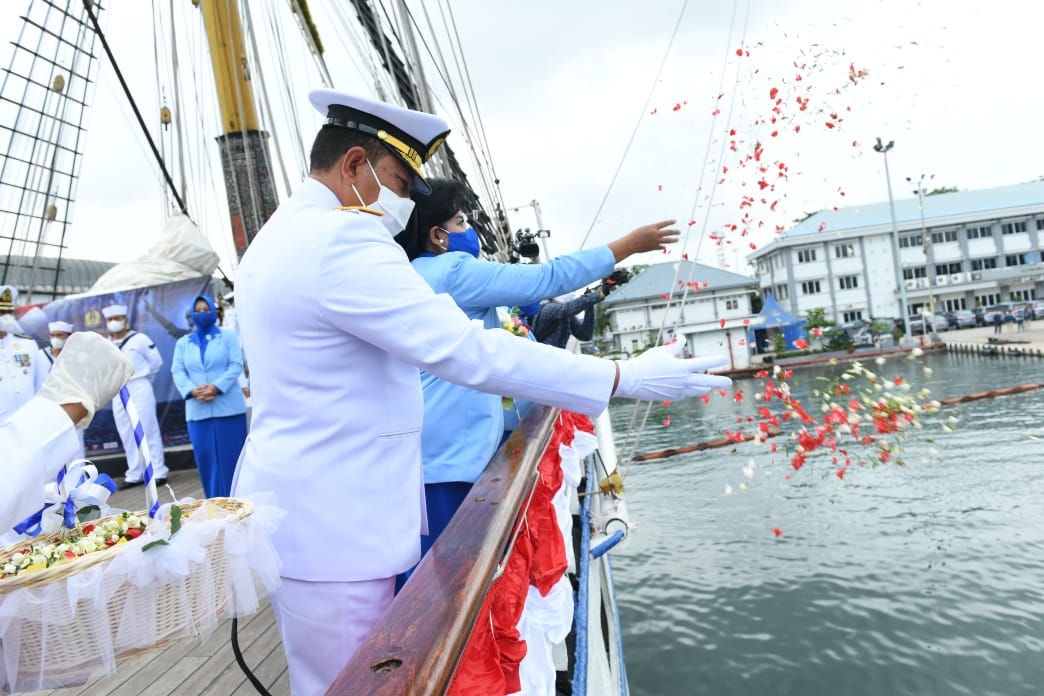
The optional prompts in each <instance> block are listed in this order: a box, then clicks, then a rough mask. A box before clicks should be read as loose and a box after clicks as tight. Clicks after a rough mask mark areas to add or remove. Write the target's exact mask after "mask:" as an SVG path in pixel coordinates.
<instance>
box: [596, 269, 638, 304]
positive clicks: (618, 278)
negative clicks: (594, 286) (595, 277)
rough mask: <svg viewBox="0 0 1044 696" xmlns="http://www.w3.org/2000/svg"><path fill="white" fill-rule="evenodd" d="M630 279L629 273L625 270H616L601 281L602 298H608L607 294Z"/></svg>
mask: <svg viewBox="0 0 1044 696" xmlns="http://www.w3.org/2000/svg"><path fill="white" fill-rule="evenodd" d="M630 279H631V272H630V271H628V270H627V269H626V268H618V269H617V270H615V271H613V272H612V273H611V274H609V277H608V278H606V279H605V280H603V281H602V288H601V289H602V296H603V297H608V296H609V293H610V292H612V291H613V290H615V289H616V288H618V287H620V286H621V285H623V284H625V283H626V282H627V281H629V280H630Z"/></svg>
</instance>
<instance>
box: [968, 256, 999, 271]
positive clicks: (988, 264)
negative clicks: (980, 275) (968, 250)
mask: <svg viewBox="0 0 1044 696" xmlns="http://www.w3.org/2000/svg"><path fill="white" fill-rule="evenodd" d="M996 267H997V259H996V258H994V257H992V256H991V257H990V258H988V259H972V261H971V269H972V270H973V271H988V270H990V269H991V268H996Z"/></svg>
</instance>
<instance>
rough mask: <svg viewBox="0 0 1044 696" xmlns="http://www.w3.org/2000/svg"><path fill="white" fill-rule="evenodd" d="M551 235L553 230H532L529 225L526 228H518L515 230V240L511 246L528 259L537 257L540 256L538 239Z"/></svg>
mask: <svg viewBox="0 0 1044 696" xmlns="http://www.w3.org/2000/svg"><path fill="white" fill-rule="evenodd" d="M550 236H551V230H537V231H536V232H530V231H529V228H528V227H527V228H526V229H524V230H518V231H517V232H515V241H514V242H513V243H512V245H511V246H512V248H514V250H515V253H517V254H518V255H519V256H525V257H526V258H527V259H535V258H536V257H538V256H540V245H539V244H537V242H536V240H538V239H547V238H548V237H550Z"/></svg>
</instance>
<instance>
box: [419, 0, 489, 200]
mask: <svg viewBox="0 0 1044 696" xmlns="http://www.w3.org/2000/svg"><path fill="white" fill-rule="evenodd" d="M421 7H422V9H423V10H424V19H425V21H426V22H427V25H428V31H429V32H430V33H431V37H432V38H431V40H430V41H422V42H421V43H423V44H424V48H425V49H426V50H427V52H428V56H429V57H430V58H431V59H432V62H433V63H434V64H435V70H436V72H437V73H438V74H439V77H441V78H442V82H443V84H444V85H445V86H446V89H447V90H448V91H449V95H450V99H451V100H452V102H453V106H454V109H455V110H456V112H457V116H458V118H459V119H460V122H461V126H462V128H463V131H464V132H463V136H464V140H465V142H466V143H467V145H468V149H469V150H471V153H472V156H473V157H474V158H475V163H476V164H477V165H478V176H479V179H480V181H481V183H482V188H483V191H484V193H485V195H486V198H487V199H488V200H490V201H491V202H495V203H498V204H499V207H500V209H501V210H504V201H503V200H502V199H501V196H500V190H499V188H497V186H496V183H495V182H496V179H497V176H496V169H495V167H494V166H493V162H492V160H491V157H490V154H489V148H488V145H487V146H486V147H483V146H482V143H484V142H485V141H486V138H485V134H484V133H481V140H482V143H479V144H478V145H477V146H476V144H475V142H474V141H475V138H474V136H473V135H472V133H471V127H470V126H469V122H468V119H466V118H465V117H464V111H463V109H462V108H461V106H460V102H459V100H458V98H457V91H456V89H455V88H454V86H453V81H452V80H451V79H450V72H449V68H448V66H447V65H446V58H445V56H443V54H442V49H441V42H439V41H438V40H437V39H436V33H435V26H434V24H433V23H432V20H431V15H429V14H428V8H427V6H426V5H422V6H421ZM407 14H408V15H409V18H410V22H411V23H412V24H413V27H414V29H416V30H417V33H419V34H421V35H422V36H423V32H422V31H421V29H420V26H419V25H418V24H417V20H416V18H415V17H414V16H413V14H412V13H411V12H410V11H409V9H407ZM442 19H443V25H444V27H446V32H447V34H448V33H449V28H448V25H447V24H446V18H445V14H443V16H442ZM454 33H455V34H456V32H454ZM451 43H453V42H451ZM432 44H434V46H435V53H433V52H432ZM436 53H437V54H438V55H437V56H436ZM458 74H459V73H458ZM469 84H470V82H469ZM465 97H466V98H468V95H467V94H465ZM469 110H471V111H472V112H475V111H477V107H475V106H474V97H473V96H471V97H470V102H469ZM476 125H477V127H478V128H479V129H480V132H481V129H482V125H481V121H479V122H478V123H477V124H476ZM490 176H492V179H491V178H490Z"/></svg>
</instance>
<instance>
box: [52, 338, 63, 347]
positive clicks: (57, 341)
mask: <svg viewBox="0 0 1044 696" xmlns="http://www.w3.org/2000/svg"><path fill="white" fill-rule="evenodd" d="M51 347H52V348H54V349H55V350H61V349H62V348H64V347H65V339H64V338H53V337H52V338H51Z"/></svg>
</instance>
